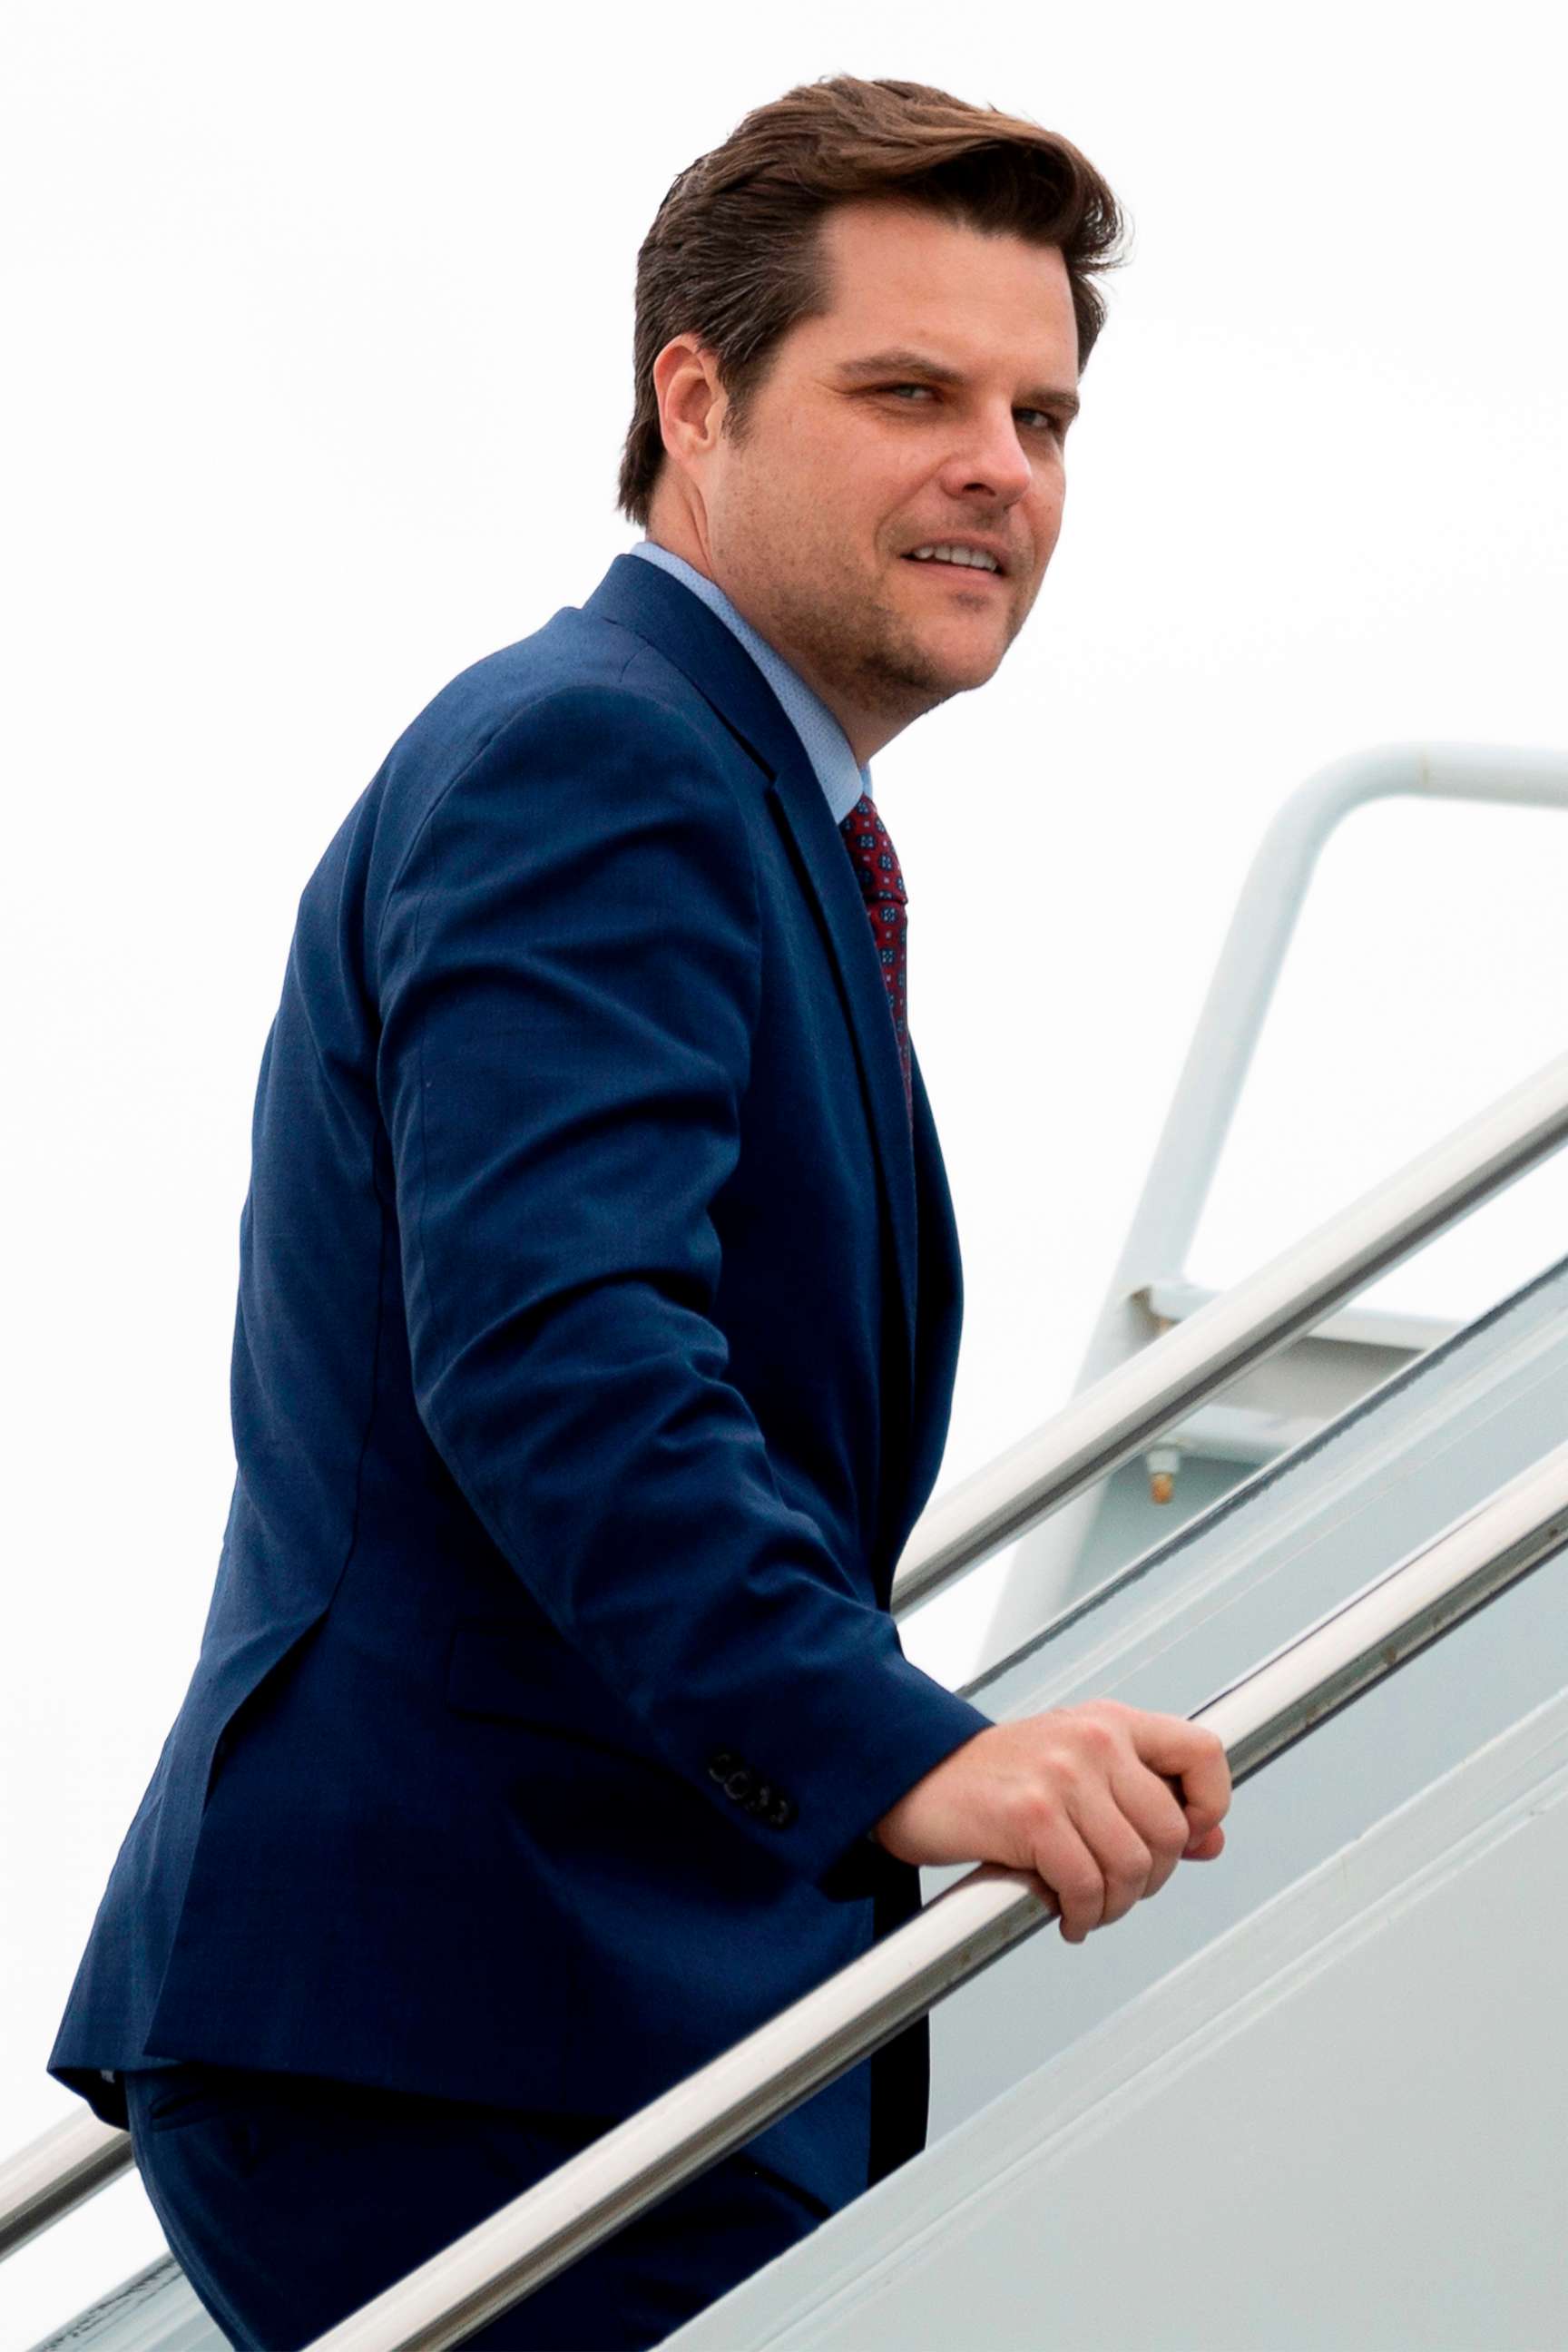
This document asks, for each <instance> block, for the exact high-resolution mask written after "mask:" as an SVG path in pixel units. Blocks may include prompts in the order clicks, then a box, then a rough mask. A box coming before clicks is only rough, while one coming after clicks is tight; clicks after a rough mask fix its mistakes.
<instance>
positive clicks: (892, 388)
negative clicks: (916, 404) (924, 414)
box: [887, 383, 936, 400]
mask: <svg viewBox="0 0 1568 2352" xmlns="http://www.w3.org/2000/svg"><path fill="white" fill-rule="evenodd" d="M887 389H888V391H889V393H890V394H891V395H892V397H893V398H894V399H895V400H901V399H903V398H904V396H905V395H906V394H913V395H914V397H915V399H916V400H934V399H935V397H936V395H935V394H934V393H933V392H932V391H931V386H930V384H929V383H890V384H889V385H888V387H887Z"/></svg>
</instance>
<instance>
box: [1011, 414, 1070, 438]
mask: <svg viewBox="0 0 1568 2352" xmlns="http://www.w3.org/2000/svg"><path fill="white" fill-rule="evenodd" d="M1015 414H1016V415H1017V417H1018V418H1019V420H1020V422H1022V421H1023V420H1025V419H1026V418H1027V419H1031V420H1032V423H1031V425H1030V430H1031V431H1037V430H1038V428H1039V427H1040V426H1041V425H1044V427H1045V429H1046V431H1047V433H1054V434H1056V435H1057V436H1058V437H1059V436H1060V435H1061V433H1062V431H1063V429H1064V428H1063V425H1062V420H1061V418H1060V417H1059V416H1053V415H1051V413H1050V411H1049V410H1048V409H1046V408H1020V409H1017V410H1016V411H1015Z"/></svg>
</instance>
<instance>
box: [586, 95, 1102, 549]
mask: <svg viewBox="0 0 1568 2352" xmlns="http://www.w3.org/2000/svg"><path fill="white" fill-rule="evenodd" d="M858 196H889V197H898V198H901V199H902V200H903V201H904V202H905V203H913V204H919V205H924V206H925V207H926V208H927V209H928V210H930V211H932V212H935V213H939V214H941V215H943V216H944V217H946V218H948V219H951V220H957V221H963V222H965V223H967V224H968V225H970V226H973V227H975V228H978V229H982V230H984V231H986V232H987V233H991V234H996V233H999V232H1005V233H1007V234H1010V235H1012V236H1023V237H1026V238H1027V239H1029V241H1030V242H1031V243H1033V244H1037V245H1054V246H1058V247H1060V248H1061V254H1062V258H1063V260H1064V261H1065V262H1066V264H1067V271H1068V284H1069V285H1070V287H1071V289H1072V302H1073V310H1074V311H1075V313H1076V315H1077V319H1078V333H1079V366H1080V367H1081V366H1082V364H1083V363H1084V362H1085V361H1087V359H1088V357H1089V352H1090V351H1091V350H1092V349H1093V347H1094V342H1095V339H1096V337H1097V336H1098V334H1099V332H1100V327H1101V325H1102V323H1103V321H1104V318H1105V301H1104V298H1103V296H1102V295H1101V294H1100V289H1099V287H1098V286H1097V285H1096V284H1095V278H1096V275H1097V274H1098V273H1099V272H1100V271H1101V270H1105V269H1109V268H1113V267H1114V266H1115V264H1116V263H1117V262H1118V261H1119V260H1120V259H1121V235H1122V218H1121V209H1120V207H1119V206H1118V205H1117V202H1116V199H1115V197H1114V196H1113V195H1112V194H1111V193H1110V189H1109V187H1107V185H1106V184H1105V182H1104V181H1103V180H1102V179H1101V178H1100V173H1098V172H1097V171H1096V170H1095V169H1094V166H1093V165H1092V163H1089V162H1088V161H1087V160H1086V158H1085V157H1083V156H1082V155H1080V154H1079V151H1078V149H1077V148H1076V147H1074V146H1071V145H1070V144H1069V143H1068V141H1067V140H1065V139H1059V138H1058V136H1057V135H1056V133H1055V132H1054V131H1042V130H1041V129H1040V127H1039V125H1038V123H1035V122H1030V121H1027V120H1026V118H1025V117H1023V116H1021V115H1016V114H1002V113H999V112H998V111H997V110H996V109H995V108H994V107H983V106H969V105H966V104H965V102H964V101H963V100H962V99H958V98H951V97H949V95H948V93H947V92H946V91H945V90H941V89H929V88H928V87H927V86H926V85H925V84H924V83H922V82H913V81H859V80H857V79H856V78H855V77H854V76H853V75H851V74H838V75H835V76H833V77H832V78H831V79H826V80H823V81H816V82H803V83H802V84H801V85H800V87H799V88H798V89H792V90H787V91H786V92H785V93H784V97H783V98H778V99H774V100H773V102H772V103H771V104H770V105H767V106H759V107H757V108H755V109H754V110H752V113H750V114H748V115H747V116H746V118H745V120H744V121H743V122H742V123H740V124H739V125H738V126H737V127H736V129H735V130H734V131H731V134H730V136H729V138H728V139H727V140H726V141H725V142H724V143H723V145H722V146H721V147H715V148H714V149H713V151H712V152H711V153H710V154H707V155H700V156H699V157H698V159H697V161H696V163H692V164H690V165H689V166H688V168H687V169H686V170H685V171H684V172H682V173H681V174H680V176H679V179H677V180H676V182H675V183H674V184H673V186H672V187H671V188H670V191H669V193H668V195H667V196H666V197H665V200H664V202H663V204H661V205H660V206H659V208H658V213H657V214H656V215H655V216H654V223H653V226H652V227H651V228H650V229H649V231H648V233H647V236H646V237H645V238H644V240H643V244H642V249H641V251H640V252H639V254H638V256H637V329H636V340H635V352H634V366H635V373H636V383H637V404H636V407H635V409H634V412H633V415H632V423H631V430H630V431H629V432H628V433H627V435H626V449H625V452H624V454H623V456H622V459H621V479H620V499H619V504H620V506H621V508H622V509H623V510H624V511H625V512H626V514H627V515H628V516H629V517H630V518H631V520H633V521H634V522H636V523H640V524H643V525H644V526H646V525H647V519H648V509H649V503H650V500H651V499H652V496H653V488H654V484H655V482H656V481H657V480H658V473H659V468H660V467H661V465H662V464H663V461H664V443H663V438H662V436H661V434H660V431H659V423H658V399H657V397H656V395H655V392H654V383H653V363H654V362H655V360H656V359H657V358H658V354H659V352H661V351H663V349H664V347H665V345H666V344H667V343H668V342H670V341H673V339H674V338H675V337H676V336H677V335H681V334H695V335H700V337H701V339H702V341H703V342H704V343H706V344H707V345H708V347H709V348H710V350H711V351H712V352H714V353H715V354H716V356H717V358H718V362H719V367H720V372H721V376H722V379H723V383H724V389H725V391H726V392H727V393H728V394H729V397H730V410H729V414H730V417H731V419H732V421H733V422H734V423H735V424H737V425H738V424H739V423H740V422H741V421H742V415H743V411H744V407H745V404H746V401H747V399H748V397H749V396H750V394H752V392H754V391H755V390H756V388H757V386H758V385H759V384H760V383H761V382H762V380H763V375H764V373H766V370H767V366H768V363H769V362H770V360H771V359H772V356H773V352H774V350H775V349H776V347H777V345H778V343H779V341H780V340H781V338H782V337H783V336H784V335H785V334H787V333H788V331H789V330H790V329H791V328H792V327H793V326H795V324H796V323H797V322H798V321H799V320H802V319H805V318H810V317H812V316H814V315H817V314H819V313H820V312H821V311H822V310H825V309H826V306H827V302H828V299H829V296H828V289H827V287H826V283H825V282H824V278H823V272H822V268H821V264H820V257H819V249H818V237H817V231H818V227H819V225H820V223H821V220H822V216H823V215H824V214H825V213H826V212H827V211H828V209H829V208H830V207H831V206H832V205H837V204H846V203H848V202H849V201H851V200H852V199H853V198H855V197H858Z"/></svg>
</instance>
